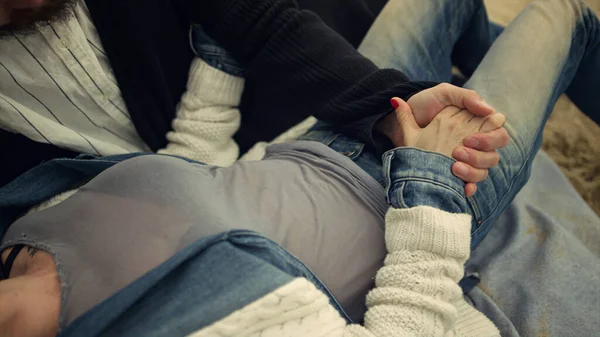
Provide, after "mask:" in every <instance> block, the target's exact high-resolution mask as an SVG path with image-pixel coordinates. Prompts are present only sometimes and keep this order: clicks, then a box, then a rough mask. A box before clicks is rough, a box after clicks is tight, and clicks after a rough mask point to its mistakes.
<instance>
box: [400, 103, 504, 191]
mask: <svg viewBox="0 0 600 337" xmlns="http://www.w3.org/2000/svg"><path fill="white" fill-rule="evenodd" d="M392 102H394V105H395V106H397V108H396V120H397V124H399V126H400V128H401V130H400V131H401V135H402V139H400V140H399V141H400V142H401V143H402V146H412V147H416V148H420V149H423V150H427V151H432V152H437V153H440V154H443V155H445V156H448V157H459V158H462V159H464V160H465V161H471V162H472V161H473V160H476V161H477V164H476V165H477V166H479V167H486V168H490V167H493V166H495V165H497V164H498V161H499V160H500V157H499V156H498V154H497V153H496V152H494V151H491V152H480V151H478V150H474V149H472V148H466V147H464V146H461V145H465V143H467V144H468V145H473V147H479V148H481V147H482V146H483V147H487V148H494V149H495V148H496V146H497V147H503V146H506V144H507V143H508V134H507V133H506V130H504V129H503V128H502V125H504V122H505V121H506V117H505V116H504V115H502V114H499V113H494V114H491V115H489V116H487V117H482V116H475V115H473V114H472V113H470V111H469V110H467V109H461V108H458V107H455V106H450V107H447V108H445V109H443V110H442V111H441V112H440V113H439V114H437V115H436V116H435V117H434V118H433V120H432V121H431V122H430V123H429V124H428V125H427V126H426V127H425V128H421V126H419V124H418V122H417V120H416V118H415V116H414V114H413V111H412V109H411V107H410V106H409V104H408V103H407V102H405V101H403V100H401V99H399V98H393V99H392ZM482 133H488V135H489V134H492V135H493V137H495V139H494V141H495V143H494V144H491V143H488V142H487V138H486V137H482ZM484 139H485V141H483V142H482V140H484ZM476 142H478V143H479V144H475V143H476ZM473 158H477V159H473ZM452 172H453V173H454V174H455V175H456V176H457V177H459V178H461V179H463V180H466V181H468V184H467V186H465V194H466V195H467V196H471V195H473V194H475V192H476V191H477V186H476V185H475V184H474V183H475V182H480V181H483V180H484V179H486V178H487V169H484V170H481V172H480V171H476V172H477V174H476V175H474V176H469V170H468V169H467V168H466V165H465V164H464V163H460V162H458V163H455V164H454V166H453V167H452Z"/></svg>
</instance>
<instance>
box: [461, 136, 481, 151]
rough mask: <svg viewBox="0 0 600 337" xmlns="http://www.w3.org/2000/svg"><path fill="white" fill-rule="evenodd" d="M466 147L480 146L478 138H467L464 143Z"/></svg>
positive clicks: (474, 147)
mask: <svg viewBox="0 0 600 337" xmlns="http://www.w3.org/2000/svg"><path fill="white" fill-rule="evenodd" d="M463 144H464V145H465V146H466V147H470V148H472V149H476V148H478V147H479V141H478V140H477V139H476V138H467V139H465V142H464V143H463Z"/></svg>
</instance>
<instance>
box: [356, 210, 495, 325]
mask: <svg viewBox="0 0 600 337" xmlns="http://www.w3.org/2000/svg"><path fill="white" fill-rule="evenodd" d="M470 220H471V219H470V217H469V216H468V215H464V214H451V213H447V212H444V211H441V210H438V209H434V208H431V207H424V206H421V207H415V208H411V209H390V210H389V211H388V213H387V216H386V233H385V239H386V246H387V249H388V256H387V257H386V259H385V261H384V266H383V267H382V268H381V269H380V270H379V272H378V273H377V276H376V288H375V289H373V290H372V291H371V292H370V293H369V294H368V296H367V307H368V311H367V313H366V315H365V325H364V328H365V329H366V330H368V331H369V332H370V333H372V334H373V335H375V336H449V335H453V336H499V334H498V331H497V329H496V328H495V327H494V326H493V324H492V323H491V322H490V321H489V320H487V318H485V317H484V316H483V315H482V314H481V313H479V312H477V311H476V310H475V309H474V308H473V307H471V306H469V305H468V304H467V303H466V302H465V301H464V300H463V297H462V291H461V289H460V287H459V286H458V281H459V280H460V279H461V278H462V276H463V272H464V271H463V268H464V263H465V262H466V260H467V258H468V257H469V253H470V247H469V244H470V224H471V221H470ZM459 317H460V322H458V321H457V319H458V318H459ZM457 323H459V324H457ZM349 329H350V331H352V330H353V329H356V327H350V328H349Z"/></svg>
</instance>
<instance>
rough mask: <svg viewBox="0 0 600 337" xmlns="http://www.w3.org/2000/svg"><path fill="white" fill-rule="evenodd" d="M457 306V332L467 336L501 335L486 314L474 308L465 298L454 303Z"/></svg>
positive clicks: (490, 336)
mask: <svg viewBox="0 0 600 337" xmlns="http://www.w3.org/2000/svg"><path fill="white" fill-rule="evenodd" d="M453 304H454V305H455V306H456V311H457V313H458V315H457V321H456V327H455V329H454V330H455V332H457V335H459V336H466V337H470V336H473V337H500V332H499V331H498V329H497V328H496V326H495V325H494V323H492V321H490V320H489V319H488V318H487V317H485V315H484V314H483V313H481V312H479V311H477V309H475V308H473V307H472V306H471V305H469V303H467V302H466V301H465V300H464V299H463V298H461V299H460V300H458V301H456V302H455V303H453Z"/></svg>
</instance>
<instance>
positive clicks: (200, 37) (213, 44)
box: [190, 24, 244, 77]
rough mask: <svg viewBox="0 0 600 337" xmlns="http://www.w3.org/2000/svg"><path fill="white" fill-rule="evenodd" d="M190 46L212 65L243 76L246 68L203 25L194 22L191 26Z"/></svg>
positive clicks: (230, 73) (234, 74)
mask: <svg viewBox="0 0 600 337" xmlns="http://www.w3.org/2000/svg"><path fill="white" fill-rule="evenodd" d="M190 47H191V48H192V51H193V52H194V54H196V56H198V57H200V58H201V59H203V60H204V62H206V63H208V65H210V66H211V67H214V68H217V69H219V70H221V71H223V72H225V73H227V74H229V75H233V76H237V77H243V76H244V68H243V67H242V65H240V64H239V63H238V62H237V60H236V59H235V58H234V57H233V55H231V54H230V53H229V52H228V51H227V50H225V48H223V47H221V46H220V45H219V43H218V42H217V41H215V40H213V39H212V38H211V37H210V36H208V34H206V32H205V31H204V29H202V26H200V25H198V24H193V25H192V26H191V27H190Z"/></svg>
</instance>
